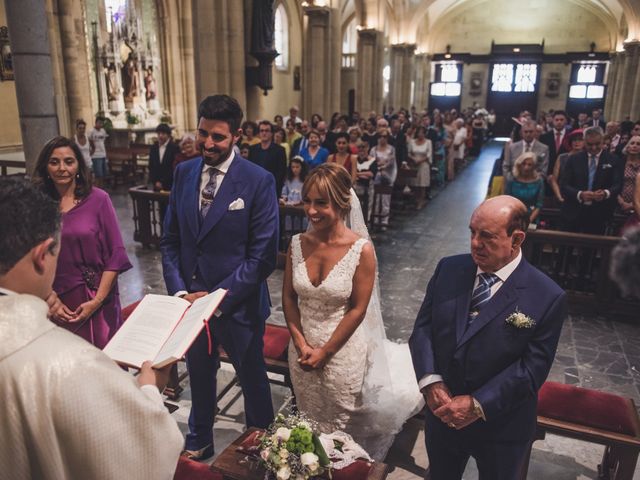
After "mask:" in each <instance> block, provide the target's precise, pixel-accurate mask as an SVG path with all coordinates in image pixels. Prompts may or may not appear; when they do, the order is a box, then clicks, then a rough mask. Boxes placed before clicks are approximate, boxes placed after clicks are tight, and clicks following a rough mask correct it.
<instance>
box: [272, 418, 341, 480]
mask: <svg viewBox="0 0 640 480" xmlns="http://www.w3.org/2000/svg"><path fill="white" fill-rule="evenodd" d="M312 425H313V422H311V421H309V420H307V419H306V418H305V417H303V416H302V415H300V414H295V415H290V416H287V417H285V416H284V415H282V414H278V416H277V417H276V419H275V420H274V421H273V423H272V424H271V425H270V426H269V428H268V429H267V430H266V432H265V434H264V436H263V437H262V439H261V442H260V458H261V460H262V463H263V464H264V466H265V468H266V469H267V472H270V473H271V474H272V477H273V478H276V479H277V480H289V479H292V480H307V479H309V478H313V477H318V476H321V475H322V474H323V473H325V472H328V471H329V470H330V466H329V465H330V461H329V457H328V456H327V454H326V452H325V450H324V448H323V446H322V443H321V442H320V440H319V438H318V435H317V434H316V433H315V432H314V430H313V426H312Z"/></svg>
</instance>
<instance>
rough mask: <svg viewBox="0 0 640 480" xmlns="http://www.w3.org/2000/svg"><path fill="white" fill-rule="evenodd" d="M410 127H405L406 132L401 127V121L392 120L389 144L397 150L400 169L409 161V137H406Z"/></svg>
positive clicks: (397, 161)
mask: <svg viewBox="0 0 640 480" xmlns="http://www.w3.org/2000/svg"><path fill="white" fill-rule="evenodd" d="M408 128H409V125H408V124H407V125H405V128H404V130H403V129H402V127H401V124H400V120H398V119H393V120H391V128H390V130H389V144H390V145H393V148H395V149H396V163H397V164H398V167H400V165H402V163H403V162H406V161H407V137H406V135H405V133H406V131H407V129H408Z"/></svg>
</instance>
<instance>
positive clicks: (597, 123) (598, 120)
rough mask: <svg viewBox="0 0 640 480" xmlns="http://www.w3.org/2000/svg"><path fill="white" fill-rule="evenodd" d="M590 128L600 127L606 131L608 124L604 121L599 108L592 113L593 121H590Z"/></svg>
mask: <svg viewBox="0 0 640 480" xmlns="http://www.w3.org/2000/svg"><path fill="white" fill-rule="evenodd" d="M589 126H590V127H600V129H602V130H603V131H604V129H605V128H606V126H607V124H606V122H605V121H604V120H603V119H602V111H601V110H600V109H599V108H594V109H593V111H592V112H591V119H590V120H589Z"/></svg>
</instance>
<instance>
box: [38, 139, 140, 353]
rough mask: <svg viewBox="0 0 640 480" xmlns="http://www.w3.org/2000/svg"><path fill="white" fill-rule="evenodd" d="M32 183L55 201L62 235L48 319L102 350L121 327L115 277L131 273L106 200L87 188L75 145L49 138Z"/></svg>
mask: <svg viewBox="0 0 640 480" xmlns="http://www.w3.org/2000/svg"><path fill="white" fill-rule="evenodd" d="M33 180H34V183H35V184H36V185H38V186H39V187H40V188H41V189H42V191H44V192H45V193H46V194H47V195H49V196H50V197H51V198H53V199H54V200H56V201H58V202H59V205H60V212H61V213H62V218H63V223H62V233H61V246H60V255H59V256H58V270H57V274H56V277H55V280H54V282H53V290H54V291H55V292H56V294H57V295H58V297H59V298H60V301H61V305H60V306H59V308H58V309H56V311H55V312H53V316H52V319H53V320H54V322H56V323H57V324H58V325H59V326H61V327H63V328H66V329H67V330H70V331H72V332H74V333H76V334H77V335H79V336H81V337H82V338H84V339H85V340H87V341H88V342H91V343H92V344H93V345H95V346H96V347H98V348H100V349H102V348H104V347H105V345H106V344H107V343H108V342H109V340H110V339H111V337H113V335H114V334H115V333H116V331H118V329H119V328H120V326H121V325H122V313H121V311H120V295H119V293H118V275H119V274H120V273H123V272H126V271H127V270H129V269H130V268H131V263H129V258H128V257H127V252H126V250H125V248H124V243H123V241H122V236H121V235H120V227H119V226H118V220H117V218H116V212H115V210H114V208H113V205H112V204H111V200H110V199H109V195H108V194H107V193H106V192H104V191H103V190H100V189H99V188H95V187H94V188H92V186H91V181H90V180H89V178H88V172H87V167H86V166H85V164H84V161H83V160H82V154H81V153H80V150H79V149H78V147H77V145H76V144H75V142H73V141H72V140H69V139H67V138H64V137H55V138H53V139H51V140H49V142H47V144H46V145H45V146H44V147H43V149H42V151H41V152H40V155H39V156H38V161H37V163H36V167H35V172H34V177H33Z"/></svg>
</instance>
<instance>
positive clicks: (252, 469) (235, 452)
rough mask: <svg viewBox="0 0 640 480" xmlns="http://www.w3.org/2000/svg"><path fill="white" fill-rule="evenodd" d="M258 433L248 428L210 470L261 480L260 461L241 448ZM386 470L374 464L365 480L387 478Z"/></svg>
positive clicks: (230, 477)
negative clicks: (251, 436) (249, 438)
mask: <svg viewBox="0 0 640 480" xmlns="http://www.w3.org/2000/svg"><path fill="white" fill-rule="evenodd" d="M259 431H261V430H260V429H258V428H249V429H248V430H247V431H246V432H244V433H243V434H242V435H241V436H240V437H238V438H237V439H236V440H235V441H234V442H233V443H232V444H231V445H229V446H228V447H227V448H226V449H225V450H224V451H223V452H222V453H221V454H220V456H219V457H218V458H216V461H215V462H213V464H212V465H211V470H212V471H214V472H218V473H221V474H222V475H223V477H224V478H225V479H227V480H263V479H264V474H265V470H264V467H263V466H262V465H261V464H260V460H259V459H257V458H255V457H253V456H250V455H248V454H247V452H244V451H243V450H242V447H241V445H242V443H243V442H244V441H245V439H246V438H247V437H249V436H250V435H254V434H255V432H259ZM387 468H388V467H387V465H386V464H385V463H381V462H376V463H374V464H373V467H372V468H371V470H369V475H367V478H366V480H384V479H385V478H386V477H387ZM353 480H359V479H353ZM363 480H365V479H363Z"/></svg>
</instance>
